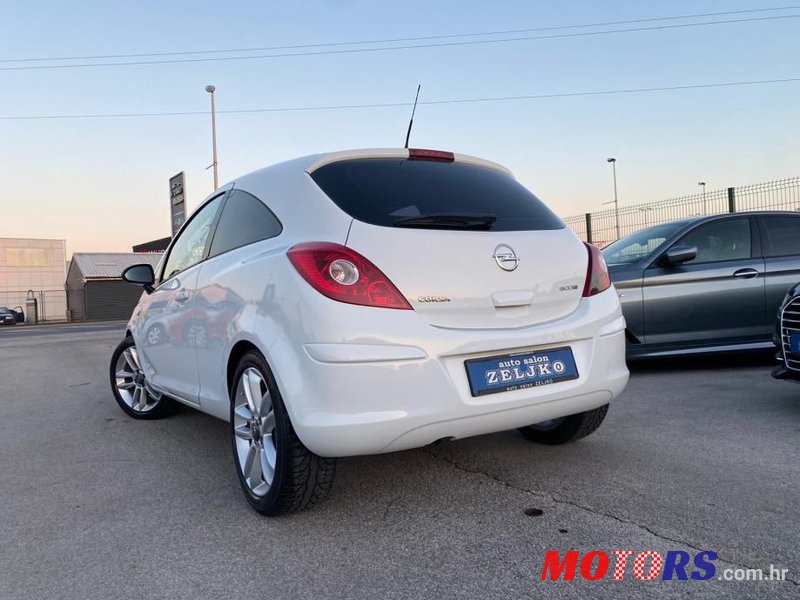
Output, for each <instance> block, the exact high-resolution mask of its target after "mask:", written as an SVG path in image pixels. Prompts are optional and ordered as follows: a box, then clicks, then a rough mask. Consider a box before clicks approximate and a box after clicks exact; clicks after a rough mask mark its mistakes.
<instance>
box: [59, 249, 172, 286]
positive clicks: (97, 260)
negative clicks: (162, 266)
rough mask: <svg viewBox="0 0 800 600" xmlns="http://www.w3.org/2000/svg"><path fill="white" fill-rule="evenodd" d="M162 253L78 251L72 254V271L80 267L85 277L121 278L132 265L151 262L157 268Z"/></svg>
mask: <svg viewBox="0 0 800 600" xmlns="http://www.w3.org/2000/svg"><path fill="white" fill-rule="evenodd" d="M161 255H162V253H161V252H159V253H146V254H145V253H141V252H139V253H136V252H80V253H79V252H76V253H74V254H73V255H72V262H71V264H70V271H72V270H73V269H78V270H79V271H80V274H81V275H82V276H83V279H119V278H120V277H121V276H122V271H124V270H125V269H126V268H128V267H130V266H131V265H138V264H142V263H146V264H150V265H152V266H153V268H154V269H155V267H156V265H157V264H158V261H159V260H161Z"/></svg>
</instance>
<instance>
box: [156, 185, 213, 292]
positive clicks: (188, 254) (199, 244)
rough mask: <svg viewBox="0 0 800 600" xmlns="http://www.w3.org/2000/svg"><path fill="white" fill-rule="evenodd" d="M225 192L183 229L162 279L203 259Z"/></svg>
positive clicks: (196, 214)
mask: <svg viewBox="0 0 800 600" xmlns="http://www.w3.org/2000/svg"><path fill="white" fill-rule="evenodd" d="M224 196H225V194H222V195H220V196H217V197H216V198H214V199H213V200H212V201H211V202H209V203H208V204H206V205H205V206H204V207H203V208H201V209H200V211H199V212H197V213H195V214H194V216H192V219H191V221H189V224H188V225H187V226H186V227H185V228H184V230H183V231H181V233H180V235H179V236H178V239H176V240H175V243H174V244H173V245H172V249H171V250H170V251H169V256H168V257H167V262H166V263H165V265H164V272H163V277H162V281H163V280H166V279H169V278H170V277H172V276H173V275H175V274H177V273H180V272H181V271H184V270H186V269H188V268H189V267H191V266H192V265H196V264H197V263H199V262H200V261H201V260H203V253H204V251H205V247H206V241H207V240H208V234H209V232H210V231H211V225H212V224H213V223H214V217H215V216H216V214H217V211H218V210H219V206H220V204H221V203H222V198H223V197H224Z"/></svg>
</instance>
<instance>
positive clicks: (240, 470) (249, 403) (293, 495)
mask: <svg viewBox="0 0 800 600" xmlns="http://www.w3.org/2000/svg"><path fill="white" fill-rule="evenodd" d="M230 399H231V409H230V410H231V412H230V428H231V445H232V448H233V459H234V465H235V467H236V474H237V476H238V478H239V483H240V484H241V486H242V490H243V491H244V494H245V497H246V498H247V501H248V502H249V503H250V505H251V506H252V507H253V508H254V509H255V510H257V511H258V512H260V513H261V514H263V515H268V516H275V515H279V514H282V513H286V512H291V511H298V510H303V509H304V508H309V507H311V506H314V505H315V504H317V503H318V502H320V501H321V500H322V499H323V498H324V497H325V496H326V495H327V494H328V492H329V491H330V489H331V486H332V485H333V477H334V474H335V472H336V459H335V458H323V457H321V456H317V455H316V454H314V453H313V452H311V451H310V450H309V449H308V448H306V447H305V446H304V445H303V443H302V442H301V441H300V439H299V438H298V437H297V434H296V433H295V431H294V427H292V423H291V421H290V420H289V415H288V413H287V411H286V406H285V405H284V403H283V399H282V397H281V395H280V392H279V391H278V386H277V385H276V383H275V378H274V377H273V375H272V371H270V369H269V366H268V365H267V363H266V361H265V360H264V358H263V357H262V356H261V355H260V354H259V353H257V352H254V351H253V352H248V353H247V354H245V355H244V356H243V357H242V359H241V360H240V361H239V365H238V367H237V368H236V373H235V374H234V377H233V380H232V383H231V389H230ZM254 415H255V416H256V418H255V419H254V418H253V417H254Z"/></svg>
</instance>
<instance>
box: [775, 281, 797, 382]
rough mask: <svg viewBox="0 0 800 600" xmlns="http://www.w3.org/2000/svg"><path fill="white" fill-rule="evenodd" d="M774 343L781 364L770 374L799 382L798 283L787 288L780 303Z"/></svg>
mask: <svg viewBox="0 0 800 600" xmlns="http://www.w3.org/2000/svg"><path fill="white" fill-rule="evenodd" d="M775 345H776V346H777V347H778V355H777V359H778V362H780V363H781V366H780V367H778V368H777V369H775V370H774V371H773V372H772V376H773V377H774V378H775V379H789V380H791V381H797V382H798V383H800V283H798V284H797V285H796V286H794V287H793V288H792V289H791V290H789V293H788V294H786V297H785V298H784V299H783V302H782V303H781V308H780V310H779V311H778V322H777V323H776V327H775Z"/></svg>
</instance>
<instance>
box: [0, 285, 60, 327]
mask: <svg viewBox="0 0 800 600" xmlns="http://www.w3.org/2000/svg"><path fill="white" fill-rule="evenodd" d="M29 292H32V294H31V295H32V296H33V297H34V298H35V299H36V302H37V304H38V311H39V321H66V320H67V292H66V290H64V289H60V290H3V291H0V306H7V307H8V308H22V310H23V311H25V318H26V320H28V322H32V319H33V316H32V315H28V312H29V311H28V310H27V309H26V307H25V301H26V300H27V298H28V295H29Z"/></svg>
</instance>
